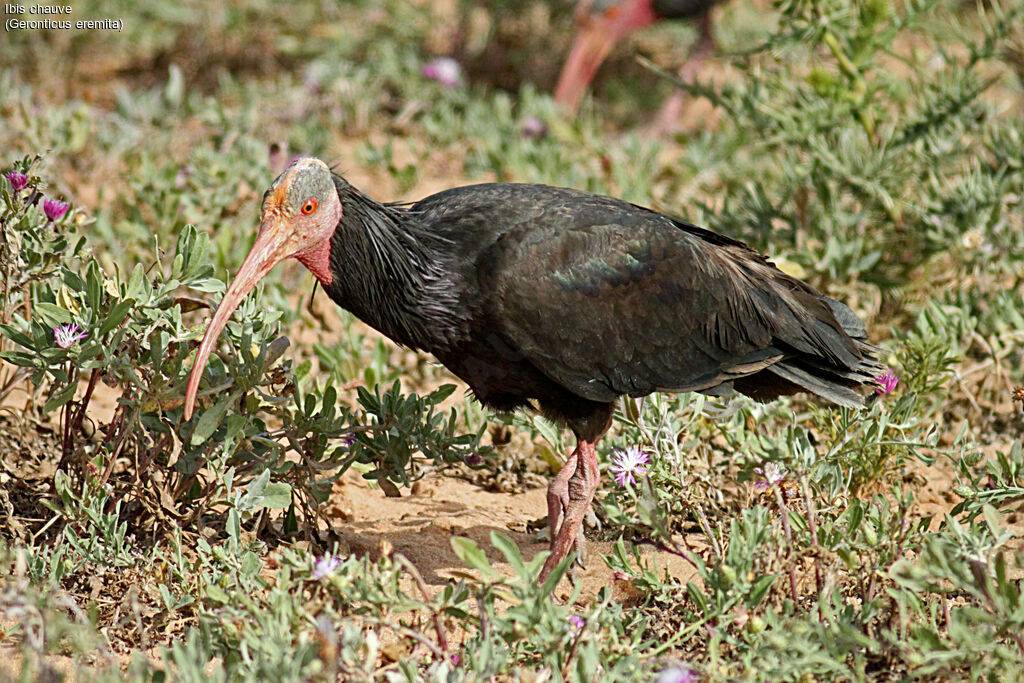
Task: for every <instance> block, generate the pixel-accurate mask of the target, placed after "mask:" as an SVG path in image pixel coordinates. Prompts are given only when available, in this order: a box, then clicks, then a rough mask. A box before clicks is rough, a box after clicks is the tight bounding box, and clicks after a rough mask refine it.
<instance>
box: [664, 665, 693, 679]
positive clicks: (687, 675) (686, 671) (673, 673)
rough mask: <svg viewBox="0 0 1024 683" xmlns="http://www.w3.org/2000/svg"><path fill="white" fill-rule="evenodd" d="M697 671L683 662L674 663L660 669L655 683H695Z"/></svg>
mask: <svg viewBox="0 0 1024 683" xmlns="http://www.w3.org/2000/svg"><path fill="white" fill-rule="evenodd" d="M698 680H699V679H698V677H697V673H696V672H695V671H694V670H693V669H691V668H690V667H688V666H686V665H685V664H676V665H673V666H670V667H668V668H666V669H662V670H661V673H659V674H658V678H657V683H697V681H698Z"/></svg>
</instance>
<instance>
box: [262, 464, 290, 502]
mask: <svg viewBox="0 0 1024 683" xmlns="http://www.w3.org/2000/svg"><path fill="white" fill-rule="evenodd" d="M266 471H267V472H268V473H269V472H270V470H266ZM291 503H292V487H291V485H290V484H289V483H288V482H286V481H275V482H273V483H271V484H267V489H266V491H264V493H263V499H262V500H261V501H260V504H261V505H262V506H263V507H265V508H275V509H279V508H280V509H283V508H286V507H288V506H289V505H291Z"/></svg>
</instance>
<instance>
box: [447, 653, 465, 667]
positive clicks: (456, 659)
mask: <svg viewBox="0 0 1024 683" xmlns="http://www.w3.org/2000/svg"><path fill="white" fill-rule="evenodd" d="M448 659H450V660H451V661H452V666H458V665H459V662H461V661H462V657H460V656H459V653H457V652H456V653H455V654H453V655H449V656H448Z"/></svg>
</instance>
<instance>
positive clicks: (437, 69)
mask: <svg viewBox="0 0 1024 683" xmlns="http://www.w3.org/2000/svg"><path fill="white" fill-rule="evenodd" d="M420 73H422V74H423V75H424V76H426V77H427V78H429V79H430V80H432V81H437V82H438V83H440V84H441V85H443V86H444V87H446V88H454V87H455V86H457V85H458V84H459V81H461V80H462V67H461V66H459V63H458V62H456V61H455V60H454V59H452V58H451V57H438V58H437V59H432V60H430V61H429V62H427V63H426V64H424V65H423V68H422V69H420Z"/></svg>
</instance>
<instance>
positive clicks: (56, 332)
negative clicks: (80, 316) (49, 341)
mask: <svg viewBox="0 0 1024 683" xmlns="http://www.w3.org/2000/svg"><path fill="white" fill-rule="evenodd" d="M88 336H89V335H88V334H86V333H85V332H79V331H78V325H58V326H57V327H55V328H53V340H54V341H55V342H56V343H57V346H59V347H60V348H62V349H66V348H68V347H69V346H71V345H72V344H74V343H75V342H76V341H78V340H79V339H85V338H86V337H88Z"/></svg>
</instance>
